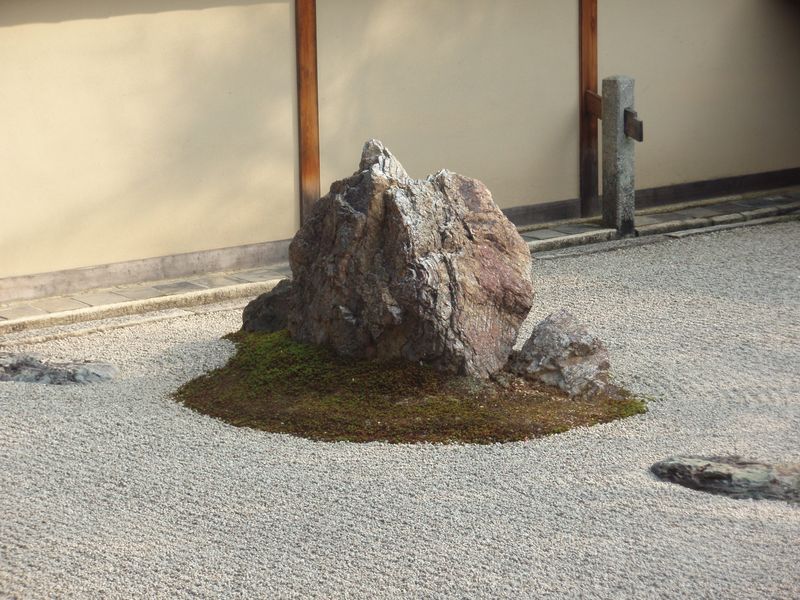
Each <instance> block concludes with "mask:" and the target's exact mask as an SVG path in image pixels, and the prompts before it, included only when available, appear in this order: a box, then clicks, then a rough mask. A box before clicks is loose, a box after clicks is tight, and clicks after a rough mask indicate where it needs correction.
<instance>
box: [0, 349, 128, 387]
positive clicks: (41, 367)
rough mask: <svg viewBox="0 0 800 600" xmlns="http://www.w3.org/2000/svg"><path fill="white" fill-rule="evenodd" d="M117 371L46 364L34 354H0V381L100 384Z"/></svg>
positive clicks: (85, 365)
mask: <svg viewBox="0 0 800 600" xmlns="http://www.w3.org/2000/svg"><path fill="white" fill-rule="evenodd" d="M116 375H117V368H116V367H115V366H114V365H111V364H108V363H102V362H74V363H70V362H67V363H46V362H44V361H42V359H41V358H40V357H39V356H37V355H35V354H10V353H5V352H0V381H17V382H22V383H49V384H54V385H64V384H68V383H99V382H101V381H109V380H111V379H113V378H114V377H116Z"/></svg>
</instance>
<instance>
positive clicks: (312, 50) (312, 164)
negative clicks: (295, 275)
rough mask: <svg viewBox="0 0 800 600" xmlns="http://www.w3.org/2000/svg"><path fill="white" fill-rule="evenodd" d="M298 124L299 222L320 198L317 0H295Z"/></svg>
mask: <svg viewBox="0 0 800 600" xmlns="http://www.w3.org/2000/svg"><path fill="white" fill-rule="evenodd" d="M295 46H296V49H297V126H298V132H299V135H298V139H299V144H300V222H301V223H303V222H305V220H306V219H307V218H308V215H309V214H310V212H311V207H312V206H313V205H314V203H315V202H316V201H317V200H319V197H320V184H319V101H318V96H317V2H316V0H296V2H295Z"/></svg>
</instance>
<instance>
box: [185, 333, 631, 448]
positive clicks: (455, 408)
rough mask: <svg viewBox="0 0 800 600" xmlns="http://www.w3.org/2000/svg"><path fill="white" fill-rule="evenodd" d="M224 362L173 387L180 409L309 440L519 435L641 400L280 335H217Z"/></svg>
mask: <svg viewBox="0 0 800 600" xmlns="http://www.w3.org/2000/svg"><path fill="white" fill-rule="evenodd" d="M227 337H228V339H230V340H232V341H233V342H235V343H236V346H237V352H236V354H235V355H234V356H233V358H231V360H230V361H229V362H228V364H227V365H226V366H224V367H223V368H221V369H217V370H215V371H212V372H211V373H208V374H206V375H204V376H202V377H199V378H197V379H195V380H193V381H190V382H189V383H187V384H186V385H184V386H183V387H182V388H180V389H179V390H178V391H177V392H176V395H175V396H176V399H177V400H178V401H180V402H182V403H184V404H185V405H186V406H188V407H190V408H192V409H194V410H197V411H198V412H202V413H204V414H208V415H211V416H214V417H217V418H220V419H222V420H224V421H226V422H228V423H231V424H233V425H237V426H246V427H253V428H256V429H262V430H264V431H271V432H277V433H290V434H294V435H299V436H303V437H307V438H311V439H315V440H328V441H336V440H348V441H354V442H365V441H373V440H383V441H389V442H421V441H426V442H470V443H492V442H506V441H513V440H522V439H528V438H532V437H538V436H542V435H548V434H552V433H559V432H562V431H566V430H568V429H571V428H573V427H577V426H581V425H592V424H595V423H602V422H607V421H612V420H615V419H619V418H624V417H628V416H632V415H635V414H640V413H643V412H645V405H644V402H642V401H641V400H638V399H636V398H633V397H630V396H629V395H625V397H624V398H623V399H621V400H620V399H612V398H599V399H594V400H591V401H586V400H574V399H570V398H568V397H567V396H566V395H565V394H564V393H563V392H561V391H560V390H558V389H553V388H549V387H545V386H542V385H539V384H535V383H532V382H529V381H527V380H524V379H521V378H516V377H508V378H506V379H505V380H504V382H503V384H502V385H500V384H499V383H494V382H483V381H478V380H475V379H470V378H467V377H458V376H454V375H448V374H445V373H440V372H438V371H435V370H434V369H432V368H430V367H428V366H425V365H420V364H416V363H409V362H403V361H394V362H380V361H371V360H359V359H352V358H345V357H340V356H336V355H334V354H333V353H331V352H330V351H328V350H327V349H325V348H321V347H317V346H310V345H307V344H298V343H296V342H294V341H292V340H291V338H290V337H289V334H288V332H286V331H281V332H277V333H272V334H263V333H243V332H238V333H235V334H231V335H229V336H227Z"/></svg>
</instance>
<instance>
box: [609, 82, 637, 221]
mask: <svg viewBox="0 0 800 600" xmlns="http://www.w3.org/2000/svg"><path fill="white" fill-rule="evenodd" d="M602 111H603V224H604V225H605V226H606V227H613V228H614V229H616V230H617V233H619V234H620V235H623V236H625V235H633V234H634V233H635V228H634V210H635V189H636V188H635V177H634V140H636V141H639V142H641V141H642V139H644V136H643V125H642V122H641V121H640V120H639V119H638V118H637V116H638V115H637V114H636V112H635V111H634V110H633V79H632V78H631V77H625V76H623V75H616V76H614V77H608V78H606V79H604V80H603V104H602Z"/></svg>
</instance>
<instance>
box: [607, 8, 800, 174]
mask: <svg viewBox="0 0 800 600" xmlns="http://www.w3.org/2000/svg"><path fill="white" fill-rule="evenodd" d="M598 54H599V74H600V78H603V77H607V76H609V75H616V74H624V75H631V76H633V77H634V78H635V79H636V108H637V110H638V112H639V115H640V117H641V118H643V120H644V123H645V141H644V143H643V144H640V145H638V146H637V149H636V160H637V164H636V177H637V181H636V187H637V188H647V187H655V186H661V185H670V184H675V183H683V182H688V181H698V180H704V179H714V178H718V177H728V176H734V175H744V174H748V173H758V172H763V171H773V170H779V169H786V168H793V167H800V110H798V106H799V105H798V98H800V2H797V1H796V0H702V1H698V0H669V1H664V0H600V1H599V6H598Z"/></svg>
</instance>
